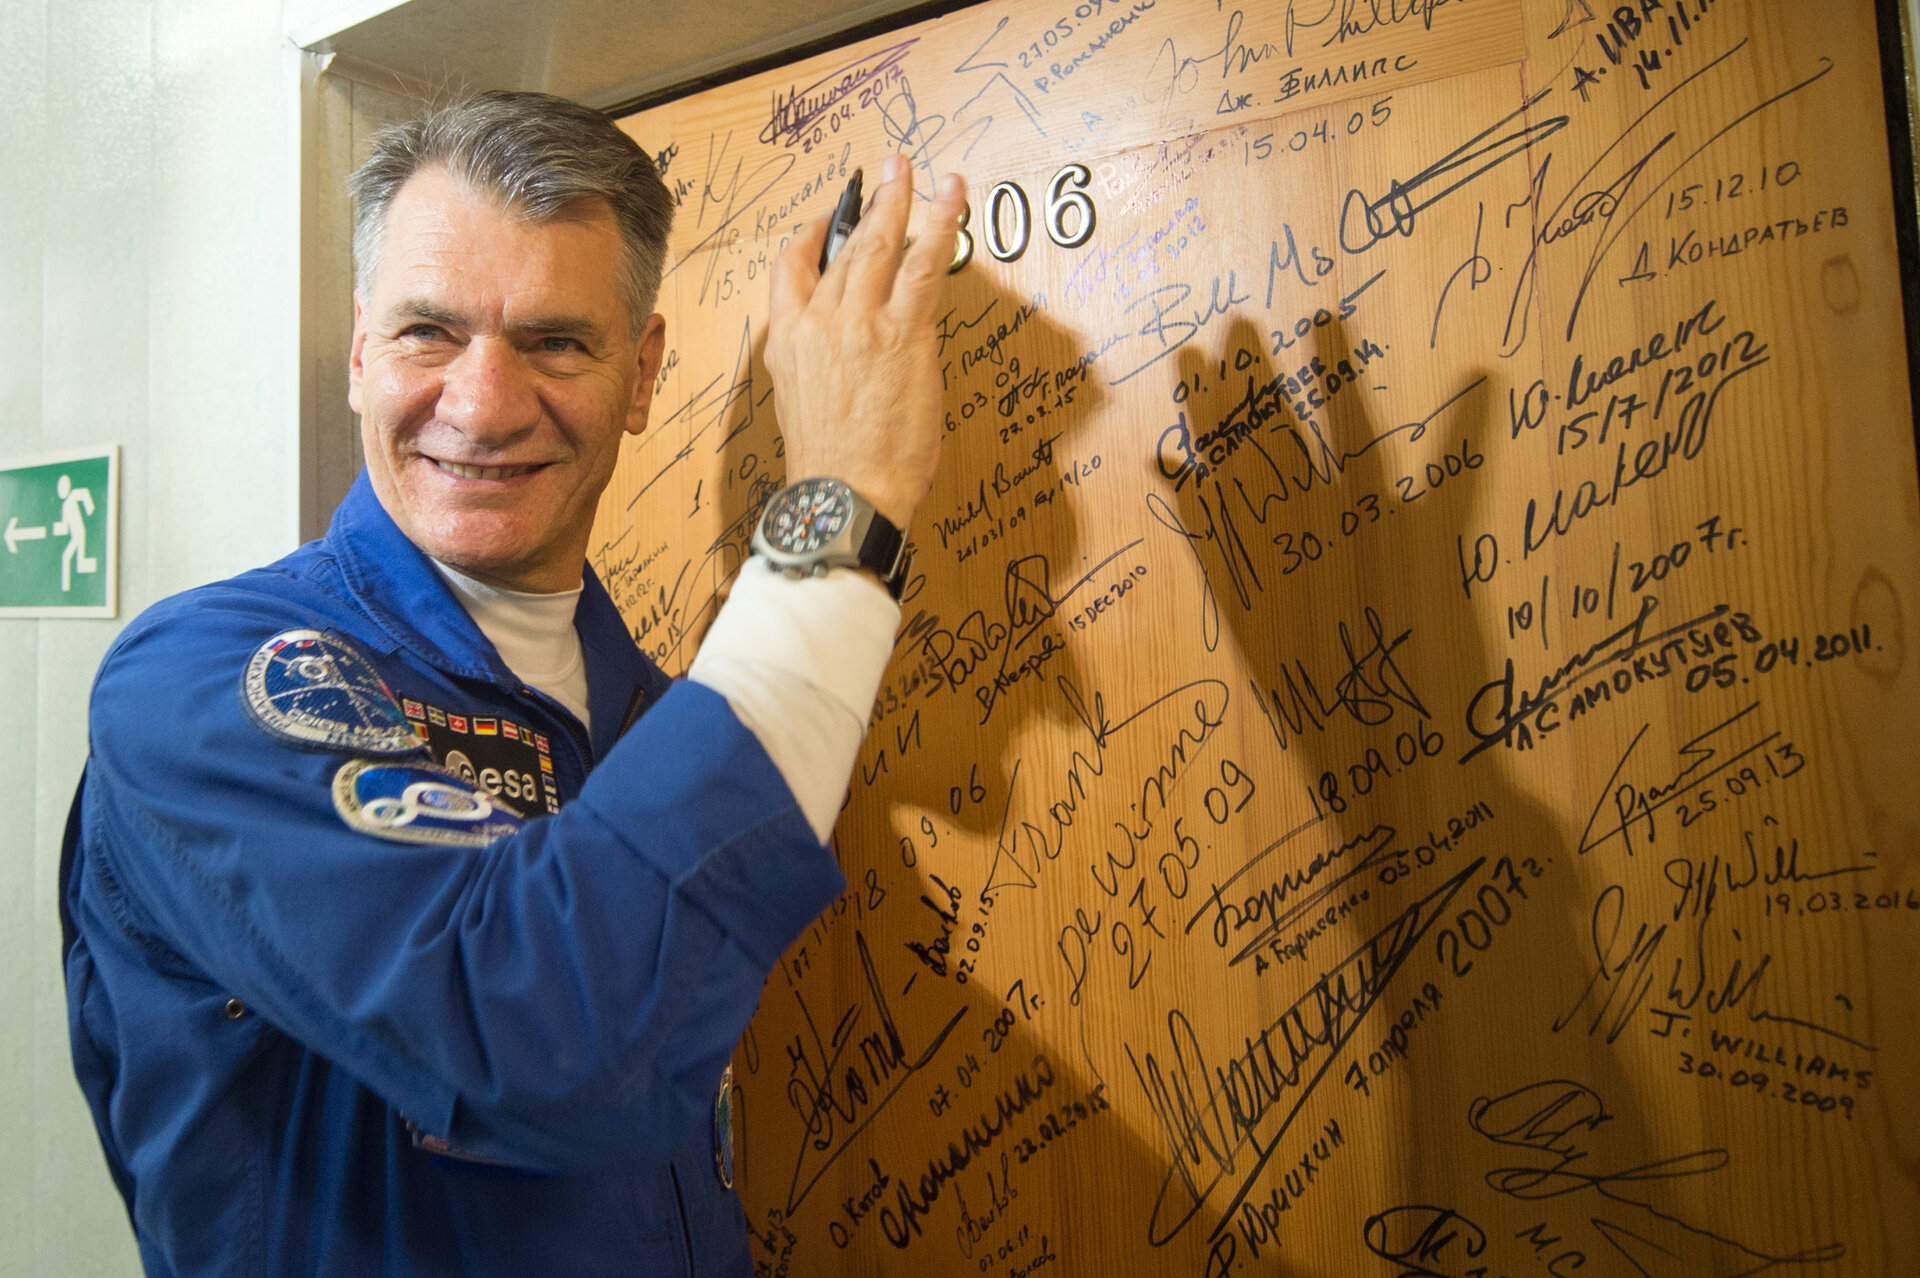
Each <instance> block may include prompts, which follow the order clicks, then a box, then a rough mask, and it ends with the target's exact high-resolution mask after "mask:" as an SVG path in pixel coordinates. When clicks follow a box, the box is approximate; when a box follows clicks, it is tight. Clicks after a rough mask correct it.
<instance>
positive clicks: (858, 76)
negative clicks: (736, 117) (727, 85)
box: [760, 37, 920, 146]
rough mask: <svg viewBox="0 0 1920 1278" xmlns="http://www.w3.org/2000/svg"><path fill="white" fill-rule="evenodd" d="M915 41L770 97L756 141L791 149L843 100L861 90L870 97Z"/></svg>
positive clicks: (917, 40)
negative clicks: (769, 111) (770, 104)
mask: <svg viewBox="0 0 1920 1278" xmlns="http://www.w3.org/2000/svg"><path fill="white" fill-rule="evenodd" d="M919 42H920V41H919V39H918V37H916V38H914V39H911V40H907V41H903V42H902V43H900V44H895V45H890V46H888V47H887V48H884V49H876V50H874V51H873V52H872V53H869V54H868V55H867V56H866V57H864V58H861V59H859V60H858V61H855V62H849V63H848V64H847V65H846V66H843V67H841V68H839V69H838V70H834V71H829V72H827V73H826V74H825V75H823V76H821V77H820V78H819V79H818V80H815V81H814V82H813V83H812V84H809V85H808V86H807V87H806V88H804V89H789V90H787V92H785V93H776V94H774V95H773V113H772V115H771V116H770V117H769V118H768V120H767V123H766V127H764V128H762V129H761V130H760V140H761V141H762V142H765V143H769V144H771V143H773V142H775V141H778V142H779V143H780V144H781V145H782V146H792V145H793V144H794V143H795V142H798V141H799V140H800V139H801V137H802V136H804V135H805V133H806V131H807V127H808V126H809V125H811V124H812V123H813V122H814V121H815V120H817V119H819V118H820V117H821V116H823V115H825V114H826V113H827V112H829V111H831V110H833V108H834V107H835V106H837V105H839V104H840V103H841V102H842V101H844V100H845V99H847V98H849V97H852V96H853V95H854V94H855V93H858V92H859V91H860V90H861V89H863V88H866V89H868V90H869V93H868V95H867V96H869V97H870V96H871V92H872V86H874V82H875V81H880V82H883V83H884V82H885V81H886V80H887V79H888V77H889V75H890V74H891V73H893V72H894V71H895V70H896V69H897V68H898V67H899V65H900V64H901V63H902V62H904V61H906V58H907V52H908V50H910V49H912V48H913V46H914V45H916V44H918V43H919Z"/></svg>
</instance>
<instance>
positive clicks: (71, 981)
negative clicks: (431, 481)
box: [61, 473, 845, 1278]
mask: <svg viewBox="0 0 1920 1278" xmlns="http://www.w3.org/2000/svg"><path fill="white" fill-rule="evenodd" d="M575 625H576V627H577V628H578V630H579V633H580V636H581V640H582V643H583V646H584V649H585V655H586V661H587V668H588V686H589V689H590V695H591V698H592V721H593V733H592V740H591V742H589V741H587V740H586V739H585V738H586V733H585V731H584V730H583V729H582V728H581V726H580V723H579V721H578V720H577V719H575V718H574V717H573V716H572V715H571V714H570V713H568V712H567V711H566V710H565V709H564V708H562V707H561V706H560V705H559V704H558V703H557V702H555V701H553V700H552V699H550V698H548V697H546V696H544V695H542V694H540V693H538V692H534V691H532V690H530V689H528V688H526V687H525V686H524V685H522V684H521V683H520V682H519V681H518V680H516V679H515V678H514V677H513V675H512V673H511V672H509V671H508V670H507V668H506V667H505V666H504V665H503V664H502V663H501V661H500V658H499V656H498V654H497V653H496V652H495V651H494V649H493V647H492V645H490V644H489V643H488V642H487V641H486V640H485V638H483V637H482V635H481V634H480V632H479V631H478V629H477V628H476V627H475V626H474V624H473V622H472V620H471V619H470V618H469V617H468V615H467V613H466V611H465V610H464V609H463V608H462V607H461V605H460V603H459V602H458V601H457V600H456V599H455V598H454V597H453V595H452V594H451V593H449V591H448V589H447V587H446V586H445V584H444V583H443V582H442V580H441V579H440V577H439V575H438V573H437V572H436V571H435V570H434V568H433V566H432V564H431V563H430V562H429V561H428V560H427V559H426V557H425V556H424V555H423V554H422V553H421V552H420V551H419V549H418V548H416V547H415V546H414V545H413V544H412V543H411V542H410V541H408V540H407V538H406V536H405V535H404V534H403V533H401V531H400V530H399V528H398V527H396V526H395V524H394V523H393V521H392V519H391V518H390V517H389V516H388V515H387V513H386V511H385V510H384V509H383V508H382V507H381V506H380V503H379V501H378V500H377V498H376V497H375V496H374V493H373V491H372V488H371V486H370V485H369V483H368V481H367V478H366V476H365V474H364V473H363V474H362V475H361V477H360V479H359V481H358V483H356V485H355V486H354V488H353V490H352V492H351V493H350V495H349V496H348V498H347V500H346V501H345V502H344V503H343V504H342V506H341V507H340V509H339V511H338V513H337V514H336V515H335V517H334V520H333V524H332V527H331V529H330V530H329V532H328V534H327V536H326V537H325V538H323V539H322V540H320V541H317V542H313V543H310V544H308V545H306V546H304V547H302V548H301V549H299V550H297V551H295V552H294V553H293V554H291V555H289V556H288V557H287V558H285V559H283V560H281V561H280V562H279V563H277V564H274V565H273V566H271V567H268V568H264V569H260V570H257V571H254V572H249V573H246V574H243V575H242V576H239V577H236V578H233V579H232V580H230V581H226V582H222V583H219V584H217V585H212V586H207V587H203V588H201V589H198V590H193V591H189V592H187V593H185V594H182V595H179V596H176V597H175V598H172V599H168V600H165V601H163V602H161V603H159V604H156V605H155V606H154V607H152V608H150V609H148V610H147V611H146V612H145V613H143V614H141V616H140V617H139V618H137V619H136V620H135V621H134V622H133V623H132V624H130V625H129V626H128V627H127V629H126V630H125V632H124V633H123V634H122V635H121V636H120V637H119V639H118V640H117V641H116V642H115V643H114V645H113V647H112V649H111V650H110V651H109V653H108V654H107V657H106V660H105V661H104V662H103V664H102V665H101V668H100V673H99V675H98V678H97V680H96V682H95V685H94V694H93V704H92V711H91V718H90V723H89V728H90V736H91V749H92V754H91V757H90V759H89V762H88V766H87V770H86V773H85V775H84V777H83V778H82V781H81V787H80V793H79V794H78V795H77V796H76V798H75V803H74V810H73V814H72V816H71V817H70V818H69V822H68V831H67V839H66V846H65V849H64V854H63V865H62V872H61V880H62V884H63V897H62V903H61V904H62V923H63V927H64V933H65V935H64V942H65V961H66V979H67V997H68V1009H69V1020H70V1028H71V1033H72V1041H73V1055H74V1065H75V1069H76V1071H77V1073H78V1075H79V1078H80V1083H81V1087H82V1089H83V1091H84V1092H85V1093H86V1096H87V1100H88V1102H89V1104H90V1105H91V1107H92V1109H93V1116H94V1121H95V1124H96V1125H97V1127H98V1129H99V1132H100V1139H101V1142H102V1144H103V1145H104V1147H105V1150H106V1155H107V1161H108V1164H109V1166H110V1168H111V1170H112V1173H113V1176H114V1179H115V1181H116V1182H117V1183H118V1185H119V1188H120V1192H121V1193H122V1195H124V1196H125V1198H126V1200H127V1204H128V1210H129V1212H130V1213H131V1216H132V1219H133V1224H134V1229H135V1232H136V1235H137V1237H138V1241H139V1246H140V1253H141V1257H142V1260H143V1262H144V1263H145V1265H146V1268H147V1272H148V1273H149V1274H150V1275H156V1276H159V1275H166V1276H169V1278H171V1276H172V1275H188V1274H246V1275H284V1274H313V1275H349V1274H350V1275H365V1274H381V1273H386V1274H407V1275H430V1274H460V1275H465V1276H468V1278H472V1276H477V1275H495V1274H497V1275H503V1276H505V1275H512V1276H513V1278H527V1276H528V1275H543V1274H556V1275H569V1276H581V1275H595V1274H621V1275H635V1274H644V1275H670V1274H683V1273H690V1274H698V1275H705V1274H718V1273H725V1274H744V1273H747V1272H749V1271H750V1268H751V1266H750V1261H749V1257H748V1252H747V1235H746V1228H745V1218H744V1215H743V1213H742V1211H741V1207H740V1204H739V1200H738V1199H737V1197H735V1195H734V1193H733V1192H732V1191H731V1190H730V1189H728V1188H726V1187H725V1186H724V1185H723V1184H722V1182H721V1174H720V1171H719V1167H718V1162H717V1157H716V1155H717V1150H716V1113H715V1099H716V1085H717V1084H718V1083H719V1080H720V1079H721V1076H722V1072H723V1070H724V1069H725V1067H726V1065H727V1061H728V1058H729V1055H730V1054H731V1052H732V1051H733V1048H734V1046H735V1043H736V1041H737V1040H738V1038H739V1036H740V1034H741V1033H742V1031H743V1030H744V1028H745V1026H746V1024H747V1020H748V1018H749V1016H750V1015H751V1014H752V1012H753V1009H754V1006H755V1003H756V1001H757V1000H758V998H759V994H760V990H761V985H762V982H763V981H764V979H765V977H766V975H767V973H768V972H769V971H770V970H771V969H772V967H773V965H774V964H775V963H777V962H778V961H779V957H780V955H781V953H782V952H783V951H784V950H785V949H786V948H787V946H788V945H789V944H791V943H792V942H793V941H794V940H795V939H796V938H797V937H798V936H799V934H800V933H801V931H802V930H804V929H805V928H806V926H807V925H808V924H809V923H810V922H811V921H812V920H813V919H814V918H815V917H816V916H817V915H818V914H819V913H820V911H821V910H823V909H824V908H825V907H826V906H828V905H829V904H831V902H832V901H833V899H834V898H835V897H836V896H837V895H838V894H839V893H840V892H841V891H842V890H844V888H845V880H844V878H843V877H842V875H841V873H840V870H839V867H838V866H837V865H836V864H835V862H834V859H833V857H832V854H831V853H830V852H829V851H828V850H827V849H825V848H823V847H822V846H821V845H820V843H819V842H818V840H816V839H815V837H814V835H813V832H812V830H811V829H810V827H809V826H808V824H807V821H806V818H805V817H804V816H803V815H802V813H801V812H800V809H799V808H798V806H797V805H796V803H795V801H794V799H793V796H792V795H791V793H790V792H789V791H788V789H787V786H786V783H785V781H784V780H783V779H782V778H781V776H780V773H779V772H778V770H777V769H776V768H775V766H774V764H773V762H772V761H771V760H770V759H769V758H768V757H767V755H766V753H765V751H764V750H763V749H762V748H761V747H760V745H759V743H758V741H757V740H756V739H755V738H754V736H753V735H752V733H750V732H749V731H748V730H747V729H746V728H745V727H743V726H742V725H741V723H740V721H739V720H738V719H737V718H736V717H735V716H734V714H733V712H732V711H731V709H730V708H729V707H728V705H727V703H726V701H725V699H724V698H723V697H721V696H720V695H719V694H717V693H715V692H713V691H712V690H710V689H708V688H704V687H702V686H700V685H698V684H692V683H687V682H679V683H673V682H671V681H669V680H668V679H667V678H666V677H665V676H664V675H663V674H661V672H660V671H659V670H658V668H657V667H655V666H653V665H652V664H651V663H650V662H648V661H647V660H646V658H644V657H643V656H642V655H641V654H640V653H639V651H638V650H637V649H636V648H635V646H634V644H633V641H632V640H631V638H630V637H629V636H628V634H627V631H626V628H625V625H624V624H623V622H622V621H621V618H620V616H619V615H618V613H617V612H616V610H615V609H614V606H613V604H612V602H611V600H609V599H608V597H607V594H606V591H605V590H604V589H603V588H602V587H601V585H600V583H599V582H598V581H597V580H596V579H595V578H594V576H593V574H592V573H591V572H590V571H589V572H588V574H587V578H586V589H585V593H584V594H583V596H582V598H581V602H580V605H579V609H578V612H577V614H576V618H575ZM301 628H306V629H307V630H308V631H309V632H313V631H319V632H324V634H325V635H326V636H327V639H326V640H325V641H324V643H323V645H322V646H323V647H324V646H327V645H331V646H332V648H333V649H334V650H336V651H338V650H342V645H350V646H351V649H354V650H357V652H358V654H359V655H360V656H361V657H363V658H364V659H365V661H366V662H368V663H370V664H371V666H372V667H373V668H374V669H375V670H377V672H378V676H379V680H381V681H384V683H385V684H386V685H387V686H388V688H389V689H390V690H391V692H392V693H393V700H392V701H389V702H387V703H386V704H388V705H390V706H394V707H396V708H395V709H394V713H399V711H398V709H397V706H398V705H400V704H404V705H405V707H406V710H405V714H406V715H407V718H408V725H409V726H411V727H412V729H413V731H414V733H415V734H417V735H419V736H423V737H424V738H425V741H424V743H423V744H424V745H425V746H426V748H427V750H430V751H432V753H433V758H434V760H437V761H439V762H440V763H444V764H446V765H447V766H448V767H457V768H458V769H460V770H461V771H462V772H463V774H465V775H476V774H477V775H478V776H480V777H484V778H487V783H488V785H489V786H491V784H492V783H493V782H496V781H497V780H498V779H499V777H500V776H501V775H503V774H504V775H505V776H506V777H507V778H508V779H509V781H510V783H513V784H514V786H515V790H516V792H517V794H518V797H519V800H520V801H519V802H517V803H515V802H510V803H508V807H509V808H515V807H517V808H518V809H519V811H520V812H521V813H522V814H523V815H527V814H532V813H538V814H539V815H538V816H533V817H531V819H528V820H526V821H525V823H524V826H523V827H522V828H520V829H519V830H518V832H516V833H513V834H510V835H508V836H506V837H500V838H498V839H496V840H494V841H492V842H490V843H484V844H482V845H479V846H453V845H445V844H430V843H420V842H407V841H400V840H398V839H396V838H390V837H384V836H383V835H381V834H378V833H367V832H364V830H363V829H357V828H354V827H353V826H351V825H350V824H349V822H348V821H347V819H346V818H345V816H344V815H343V812H344V811H345V810H346V809H344V808H342V807H341V806H340V802H339V800H338V798H337V792H338V789H339V782H340V778H341V775H342V773H343V772H346V771H349V770H350V769H352V768H353V767H355V766H360V767H365V766H369V763H368V762H367V761H365V760H363V761H362V762H361V763H359V764H357V765H356V763H355V760H354V752H353V751H352V750H347V749H341V748H337V747H332V746H328V745H315V744H312V743H305V744H303V743H300V742H295V741H290V740H287V739H283V736H282V735H276V734H275V733H274V732H271V731H269V730H267V729H266V728H265V727H263V726H262V724H261V722H260V720H259V718H258V716H256V715H254V714H251V713H250V712H249V711H248V709H247V708H246V706H245V705H244V704H243V702H244V700H245V699H244V697H243V695H242V691H243V690H242V683H243V678H244V677H247V676H246V672H247V671H248V670H249V668H250V666H249V663H250V662H252V661H255V660H256V658H257V657H258V656H260V655H261V654H262V649H263V645H270V641H272V640H273V638H274V636H276V635H279V634H283V633H284V632H287V631H289V630H299V629H301ZM636 707H640V708H643V709H644V717H643V718H642V719H641V720H640V721H639V723H638V726H636V727H635V728H634V729H633V730H632V731H630V732H627V733H626V735H625V736H624V737H621V735H620V732H621V727H622V724H623V720H627V719H629V718H630V712H631V711H632V710H633V709H634V708H636ZM456 725H457V726H458V728H460V729H461V731H455V730H454V728H455V726H456ZM488 725H491V726H490V727H489V726H488ZM509 730H511V735H512V738H513V739H514V742H516V743H518V744H517V748H519V749H520V750H521V753H520V755H519V756H516V757H517V758H518V759H519V762H518V763H515V762H514V761H513V760H512V759H509V761H508V762H507V763H506V764H505V765H504V767H502V768H492V769H489V768H487V767H485V766H481V767H479V768H477V769H476V768H475V767H474V759H473V758H472V757H469V756H482V757H484V750H483V749H482V747H483V746H485V747H491V746H493V745H496V744H499V743H500V742H501V741H502V740H503V738H504V735H505V734H506V733H507V732H508V731H509ZM481 732H486V733H487V734H488V738H491V739H490V740H489V739H488V738H482V737H480V736H477V735H474V734H476V733H481ZM522 738H533V739H537V741H538V749H537V750H536V749H535V747H534V745H533V744H532V742H530V741H522V740H521V739H522ZM400 739H401V741H402V742H403V745H402V746H401V747H400V748H401V749H411V748H412V745H413V743H412V741H411V740H410V739H409V738H408V737H407V736H406V734H404V733H403V734H402V736H401V738H400ZM616 739H617V740H618V743H617V744H616ZM456 747H458V750H456ZM456 753H458V754H459V755H460V757H459V758H458V759H456V758H454V757H453V756H454V755H455V754H456ZM373 762H377V763H386V764H394V763H399V764H405V765H419V764H423V763H424V764H427V765H428V766H432V761H430V760H428V759H427V757H426V754H425V753H424V752H422V753H417V754H413V755H410V756H405V757H400V758H386V759H382V760H376V761H373ZM435 775H438V774H435ZM536 777H537V778H538V779H539V784H538V785H536ZM455 797H458V796H455ZM528 800H531V802H529V801H528ZM478 801H479V802H481V803H483V804H484V803H485V802H486V800H485V799H484V797H483V798H481V799H480V800H478ZM563 803H564V806H563ZM548 809H553V811H552V814H548ZM387 810H388V812H389V815H391V812H392V811H395V810H397V809H394V808H392V807H391V805H390V806H389V809H387ZM393 819H395V820H402V819H405V818H404V817H401V818H393ZM516 824H517V823H516ZM482 837H483V838H484V836H482ZM729 1174H730V1169H729Z"/></svg>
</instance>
